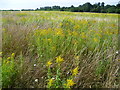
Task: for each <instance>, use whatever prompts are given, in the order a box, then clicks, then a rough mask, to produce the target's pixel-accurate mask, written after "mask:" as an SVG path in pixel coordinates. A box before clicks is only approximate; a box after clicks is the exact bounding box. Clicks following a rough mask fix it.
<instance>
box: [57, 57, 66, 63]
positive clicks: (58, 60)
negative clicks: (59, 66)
mask: <svg viewBox="0 0 120 90" xmlns="http://www.w3.org/2000/svg"><path fill="white" fill-rule="evenodd" d="M63 61H64V59H63V58H61V57H60V56H58V57H56V62H57V63H61V62H63Z"/></svg>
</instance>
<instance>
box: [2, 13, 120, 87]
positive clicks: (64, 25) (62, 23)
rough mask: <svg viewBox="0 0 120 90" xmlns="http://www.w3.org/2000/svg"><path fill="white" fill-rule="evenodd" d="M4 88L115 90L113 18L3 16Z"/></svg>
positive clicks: (116, 68) (91, 15)
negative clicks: (96, 89)
mask: <svg viewBox="0 0 120 90" xmlns="http://www.w3.org/2000/svg"><path fill="white" fill-rule="evenodd" d="M2 22H3V25H2V36H3V37H2V52H1V53H0V55H1V56H2V57H1V58H2V82H3V84H2V85H3V87H4V88H10V87H14V88H21V87H22V88H120V87H119V86H120V85H119V80H120V77H119V76H120V73H119V69H120V68H119V64H120V61H119V57H118V14H107V13H106V14H102V13H101V14H100V13H84V12H83V13H75V12H74V13H73V12H62V11H61V12H60V11H16V12H12V11H11V12H10V11H4V12H2Z"/></svg>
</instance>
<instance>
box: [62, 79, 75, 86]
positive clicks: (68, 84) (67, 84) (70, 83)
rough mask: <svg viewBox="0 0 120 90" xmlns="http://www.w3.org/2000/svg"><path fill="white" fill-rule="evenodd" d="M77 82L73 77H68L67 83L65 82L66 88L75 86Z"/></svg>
mask: <svg viewBox="0 0 120 90" xmlns="http://www.w3.org/2000/svg"><path fill="white" fill-rule="evenodd" d="M74 84H75V83H74V82H73V80H72V79H68V80H67V83H66V84H64V85H65V87H66V88H70V87H71V86H73V85H74Z"/></svg>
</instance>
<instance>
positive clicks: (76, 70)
mask: <svg viewBox="0 0 120 90" xmlns="http://www.w3.org/2000/svg"><path fill="white" fill-rule="evenodd" d="M77 74H78V67H76V68H75V69H73V71H72V75H73V76H75V75H77Z"/></svg>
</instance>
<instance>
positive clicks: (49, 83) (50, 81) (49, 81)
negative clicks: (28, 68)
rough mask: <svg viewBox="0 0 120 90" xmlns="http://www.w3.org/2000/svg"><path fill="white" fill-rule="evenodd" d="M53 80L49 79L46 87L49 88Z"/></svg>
mask: <svg viewBox="0 0 120 90" xmlns="http://www.w3.org/2000/svg"><path fill="white" fill-rule="evenodd" d="M53 82H54V80H53V79H52V78H51V79H48V84H47V85H48V87H51V86H52V84H53Z"/></svg>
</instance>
